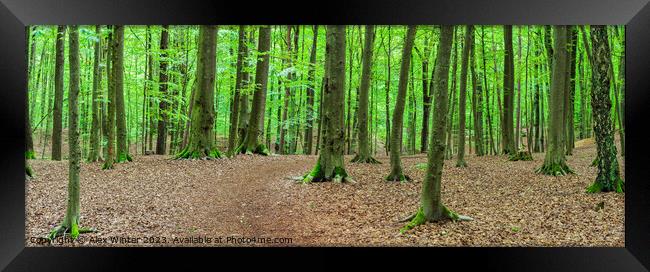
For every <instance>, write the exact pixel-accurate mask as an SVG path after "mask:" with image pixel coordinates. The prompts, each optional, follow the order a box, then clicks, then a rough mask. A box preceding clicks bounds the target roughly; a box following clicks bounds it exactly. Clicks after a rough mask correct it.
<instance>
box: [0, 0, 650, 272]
mask: <svg viewBox="0 0 650 272" xmlns="http://www.w3.org/2000/svg"><path fill="white" fill-rule="evenodd" d="M316 5H318V6H316ZM288 23H290V24H296V23H299V24H402V25H403V24H487V25H489V24H529V25H530V24H535V25H540V24H554V25H557V24H572V25H573V24H588V25H595V24H607V25H612V24H614V25H626V26H627V27H626V36H625V37H626V64H625V65H626V75H625V76H626V81H625V83H626V95H625V105H626V107H625V122H626V123H625V126H626V131H627V133H626V141H627V149H626V152H625V153H626V157H627V158H626V196H625V247H624V248H392V249H385V248H345V249H344V248H326V249H318V252H316V249H314V248H298V249H296V248H276V249H268V248H264V249H262V248H82V249H77V248H29V247H27V248H26V247H25V174H24V172H23V171H24V170H23V168H24V156H25V155H24V146H25V141H24V138H25V129H24V118H25V112H24V105H25V102H26V100H25V91H24V90H25V86H26V72H25V71H26V56H25V55H26V54H25V52H26V44H25V26H26V25H55V24H79V25H91V24H128V25H138V24H172V25H173V24H184V25H190V24H192V25H194V24H288ZM649 30H650V5H649V4H648V0H632V1H616V0H597V1H589V0H552V1H542V0H537V1H514V0H500V1H469V0H455V1H451V0H447V1H437V2H434V1H426V0H410V1H396V2H391V1H387V0H379V1H373V2H370V1H368V2H367V3H364V2H362V1H359V0H354V1H342V0H335V1H323V2H321V3H308V2H307V1H294V0H290V1H283V2H278V1H268V2H263V3H253V2H249V1H215V2H208V1H205V2H202V1H198V0H173V1H154V0H144V1H137V2H136V1H124V0H119V1H109V0H92V1H89V0H87V1H83V0H58V1H47V2H46V1H36V0H0V41H1V42H0V86H1V87H0V126H2V130H1V131H2V132H1V133H0V143H1V144H2V147H3V148H2V150H3V152H1V154H2V155H0V171H1V173H2V174H1V178H0V213H2V219H1V220H0V241H1V246H0V267H2V268H4V269H6V270H12V271H13V270H38V271H40V270H57V271H58V270H63V269H75V270H77V269H78V270H84V271H87V270H91V269H93V270H117V269H118V268H134V266H142V267H145V268H153V267H152V266H161V267H167V268H168V267H171V266H177V265H181V266H183V267H184V268H188V267H189V266H190V265H192V266H193V265H199V266H203V265H207V266H208V267H210V266H213V265H216V266H213V267H216V268H222V267H225V266H223V265H225V264H226V263H229V262H235V261H233V260H232V259H231V258H230V257H234V256H236V255H242V254H254V255H255V256H254V257H246V258H247V260H249V261H248V262H245V263H240V264H235V265H242V266H245V267H249V266H250V265H261V266H263V267H271V266H274V265H276V266H281V267H286V266H297V267H302V268H303V269H309V267H310V266H317V267H318V268H321V267H322V266H327V265H332V264H336V263H338V261H340V260H360V259H359V255H358V253H366V254H368V255H366V256H368V257H369V260H367V261H365V263H366V264H368V263H372V264H376V265H383V264H384V263H386V262H388V261H391V260H393V261H397V262H399V263H401V265H400V267H401V268H400V269H417V268H416V266H417V265H419V264H418V263H419V262H421V265H422V268H429V269H434V267H435V266H436V265H437V263H440V268H441V269H442V268H443V267H445V266H448V265H449V264H451V265H452V266H453V265H454V264H455V265H457V266H458V267H459V268H470V267H476V268H481V269H487V270H499V271H504V270H506V271H507V270H515V271H576V270H585V271H647V270H648V268H649V267H650V250H649V245H650V243H649V242H650V220H649V217H648V214H650V212H649V208H650V197H648V196H650V182H648V180H647V177H648V176H647V175H646V173H647V171H646V168H645V167H647V166H646V161H647V160H646V157H647V155H648V154H650V148H649V146H650V145H648V142H649V141H648V140H647V135H645V134H644V128H645V127H646V124H647V121H646V120H644V119H645V118H647V116H648V115H647V114H648V113H649V111H648V105H650V104H649V102H650V93H647V91H648V90H649V89H650V88H649V87H650V86H649V83H648V79H650V69H648V68H649V67H650V31H649ZM594 235H598V234H597V233H596V234H594ZM395 251H398V252H399V253H405V254H400V256H399V257H397V256H396V255H395ZM414 253H417V256H415V255H413V254H414ZM189 258H191V259H193V261H189V260H184V259H189ZM248 258H250V259H248ZM251 260H254V261H251ZM300 260H302V261H306V262H308V263H311V264H310V265H307V266H304V265H297V264H295V262H297V261H300ZM332 260H336V262H332Z"/></svg>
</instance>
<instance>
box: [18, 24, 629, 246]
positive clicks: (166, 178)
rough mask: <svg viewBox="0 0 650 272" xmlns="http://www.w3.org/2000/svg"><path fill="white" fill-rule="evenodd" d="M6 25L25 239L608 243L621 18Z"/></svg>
mask: <svg viewBox="0 0 650 272" xmlns="http://www.w3.org/2000/svg"><path fill="white" fill-rule="evenodd" d="M26 30H27V31H26V37H25V38H26V41H27V43H28V45H29V47H28V50H27V52H26V53H27V54H26V60H27V63H28V70H27V75H28V79H29V80H28V82H27V86H26V89H27V99H26V101H25V116H26V118H25V129H26V131H25V132H26V136H27V139H26V147H25V174H26V188H25V190H26V237H25V239H26V245H28V246H41V245H54V246H78V245H82V246H295V245H297V246H332V245H336V246H345V245H351V246H381V245H388V246H418V245H426V246H598V247H605V246H608V247H609V246H615V247H622V246H624V230H625V224H624V223H625V220H624V210H625V181H624V179H625V168H624V165H625V159H624V157H625V118H624V117H625V116H624V112H625V108H624V107H625V102H624V101H625V78H624V75H625V29H624V26H602V25H599V26H570V25H569V26H566V25H555V26H511V25H504V26H474V25H466V26H450V25H442V26H415V25H409V26H373V25H367V26H342V25H335V26H332V25H328V26H300V25H289V26H267V25H262V26H243V25H242V26H214V25H207V26H206V25H202V26H169V25H163V26H123V25H108V26H103V25H95V26H76V25H70V26H63V25H61V26H28V27H27V29H26ZM222 238H223V239H224V240H223V241H222ZM258 239H259V240H258Z"/></svg>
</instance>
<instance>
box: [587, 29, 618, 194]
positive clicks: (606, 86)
mask: <svg viewBox="0 0 650 272" xmlns="http://www.w3.org/2000/svg"><path fill="white" fill-rule="evenodd" d="M607 40H608V37H607V29H606V26H592V27H591V42H592V45H593V50H594V51H593V62H592V63H591V64H592V66H591V67H592V68H591V69H592V76H591V78H592V82H593V83H594V85H593V89H592V92H591V107H592V114H593V117H594V121H595V122H594V134H595V136H596V150H597V152H598V175H597V176H596V180H595V182H594V183H593V184H592V185H591V186H589V187H588V188H587V192H590V193H596V192H611V191H614V192H617V193H621V192H624V191H625V183H624V182H623V180H622V179H621V177H620V172H619V171H620V170H619V166H618V159H617V158H616V146H615V145H614V131H613V124H612V120H611V117H610V116H611V115H610V112H611V108H612V102H611V101H610V99H609V92H610V84H611V82H610V76H609V73H610V69H611V65H612V64H611V62H610V60H611V57H610V52H611V51H610V48H609V45H608V43H607Z"/></svg>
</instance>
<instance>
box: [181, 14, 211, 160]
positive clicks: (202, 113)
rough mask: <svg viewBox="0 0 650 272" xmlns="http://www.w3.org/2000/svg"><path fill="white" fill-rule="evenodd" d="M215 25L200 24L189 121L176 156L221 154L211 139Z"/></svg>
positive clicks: (191, 156)
mask: <svg viewBox="0 0 650 272" xmlns="http://www.w3.org/2000/svg"><path fill="white" fill-rule="evenodd" d="M216 35H217V27H216V26H207V25H202V26H201V31H200V33H199V50H198V55H197V60H198V65H197V69H196V84H195V88H196V90H195V93H194V99H193V101H192V104H191V105H192V122H191V123H190V135H189V142H188V144H187V146H185V148H184V149H183V150H182V151H181V152H180V153H179V154H178V155H176V159H181V158H182V159H215V158H220V157H221V154H220V153H219V151H218V150H217V149H216V147H215V146H214V143H213V139H214V137H213V135H212V133H213V131H212V124H213V123H214V104H213V103H214V75H215V70H216V47H217V36H216Z"/></svg>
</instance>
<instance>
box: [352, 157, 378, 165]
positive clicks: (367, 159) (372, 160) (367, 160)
mask: <svg viewBox="0 0 650 272" xmlns="http://www.w3.org/2000/svg"><path fill="white" fill-rule="evenodd" d="M350 162H352V163H372V164H381V162H380V161H378V160H376V159H375V158H373V157H372V156H368V157H361V156H359V155H356V156H355V157H354V158H353V159H352V160H351V161H350Z"/></svg>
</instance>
